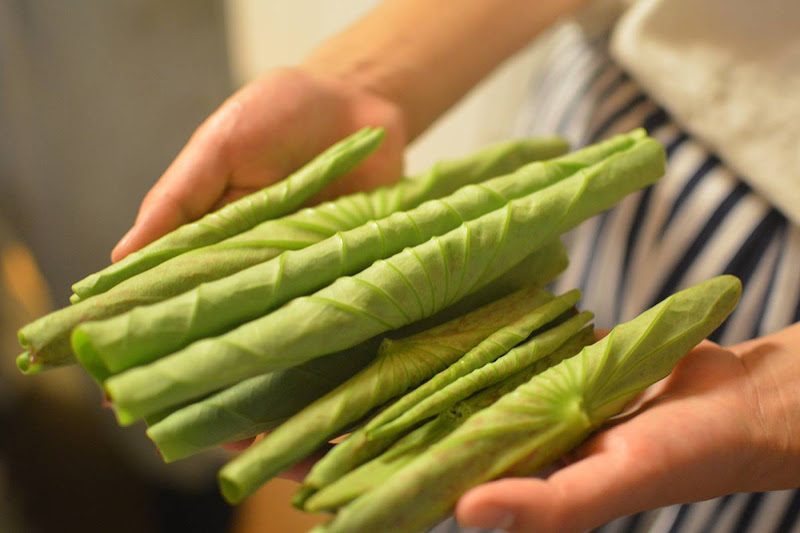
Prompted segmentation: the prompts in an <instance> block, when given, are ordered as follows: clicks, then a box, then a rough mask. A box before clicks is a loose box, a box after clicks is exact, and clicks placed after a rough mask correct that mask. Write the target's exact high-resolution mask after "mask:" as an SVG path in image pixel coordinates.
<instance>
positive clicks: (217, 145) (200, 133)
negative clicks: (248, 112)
mask: <svg viewBox="0 0 800 533" xmlns="http://www.w3.org/2000/svg"><path fill="white" fill-rule="evenodd" d="M238 110H239V106H238V105H237V104H236V102H235V101H231V102H229V103H226V104H225V105H223V106H222V108H220V109H219V110H218V111H217V112H216V113H214V115H212V116H211V117H210V118H209V120H208V121H207V122H206V123H205V124H203V126H201V127H200V128H199V129H198V130H197V132H195V134H194V135H193V136H192V138H191V139H190V140H189V142H188V144H187V145H186V147H185V148H184V149H183V150H182V151H181V153H180V154H179V155H178V157H177V158H176V159H175V161H174V162H173V163H172V164H171V165H170V167H169V168H168V169H167V171H166V172H165V173H164V175H163V176H162V177H161V178H160V179H159V180H158V182H157V183H156V184H155V185H154V186H153V188H152V189H151V190H150V192H148V193H147V195H146V196H145V199H144V201H143V202H142V205H141V207H140V208H139V213H138V215H137V216H136V221H135V222H134V225H133V227H132V228H131V229H130V230H129V231H128V233H126V234H125V236H124V237H123V238H122V239H121V240H120V242H119V243H118V244H117V245H116V246H115V247H114V250H113V251H112V253H111V258H112V260H113V261H119V260H120V259H122V258H123V257H125V256H126V255H128V254H129V253H131V252H133V251H135V250H138V249H139V248H141V247H142V246H144V245H145V244H147V243H149V242H152V241H154V240H155V239H157V238H158V237H161V236H162V235H165V234H166V233H168V232H170V231H172V230H174V229H175V228H177V227H178V226H180V225H182V224H185V223H186V222H190V221H192V220H196V219H197V218H199V217H200V216H202V215H203V214H205V213H206V212H207V211H208V210H209V209H210V208H211V207H212V206H213V205H214V204H215V203H217V201H218V200H219V198H220V197H221V196H222V194H223V193H224V191H225V189H226V188H227V183H228V177H229V169H228V165H227V160H226V157H225V151H226V146H227V142H228V139H229V135H230V132H231V130H232V129H233V127H234V125H235V123H236V121H237V117H238V114H239V111H238Z"/></svg>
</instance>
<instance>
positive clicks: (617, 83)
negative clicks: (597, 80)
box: [597, 70, 630, 102]
mask: <svg viewBox="0 0 800 533" xmlns="http://www.w3.org/2000/svg"><path fill="white" fill-rule="evenodd" d="M629 81H630V78H629V77H628V75H627V74H626V73H625V71H623V70H620V71H619V75H618V76H617V77H616V78H614V79H613V80H611V83H609V84H608V85H607V86H606V88H605V89H603V91H602V92H601V93H600V94H599V95H598V99H597V101H598V102H602V101H603V100H606V99H607V98H608V97H609V96H611V95H612V94H613V93H614V91H616V90H617V89H619V88H620V87H622V85H623V84H625V83H627V82H629Z"/></svg>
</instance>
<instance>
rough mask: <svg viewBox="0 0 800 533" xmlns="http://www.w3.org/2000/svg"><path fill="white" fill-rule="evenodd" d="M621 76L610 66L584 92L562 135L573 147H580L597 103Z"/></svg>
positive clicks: (616, 69)
mask: <svg viewBox="0 0 800 533" xmlns="http://www.w3.org/2000/svg"><path fill="white" fill-rule="evenodd" d="M621 74H622V70H621V69H620V68H619V67H618V66H616V65H615V64H610V65H609V66H608V68H607V69H606V70H605V71H604V72H603V74H601V75H600V76H598V78H597V79H596V80H595V81H594V83H593V84H592V86H591V88H590V89H589V90H588V91H586V94H585V95H584V97H583V99H582V100H581V101H580V103H579V104H578V105H577V106H576V108H575V112H574V113H573V114H572V117H571V118H570V121H569V122H568V123H567V124H566V125H565V127H564V131H563V132H562V134H563V135H564V137H566V138H567V139H568V140H569V141H570V142H571V143H573V144H574V145H575V146H582V144H581V143H583V142H584V137H585V135H586V132H587V131H589V122H590V121H591V117H592V115H593V111H594V109H595V106H596V105H597V101H598V99H599V98H600V95H601V94H603V92H605V91H606V90H607V89H608V88H609V87H610V86H611V84H612V83H613V82H614V80H616V79H617V78H618V77H619V76H620V75H621Z"/></svg>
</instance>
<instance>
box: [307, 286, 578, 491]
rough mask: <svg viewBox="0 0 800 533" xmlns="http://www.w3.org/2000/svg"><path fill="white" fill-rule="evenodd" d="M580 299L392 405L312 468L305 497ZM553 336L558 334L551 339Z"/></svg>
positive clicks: (568, 297) (469, 356)
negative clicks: (402, 421)
mask: <svg viewBox="0 0 800 533" xmlns="http://www.w3.org/2000/svg"><path fill="white" fill-rule="evenodd" d="M579 298H580V291H578V290H573V291H569V292H567V293H564V294H562V295H560V296H559V297H557V298H555V299H553V300H551V301H549V302H547V303H544V304H543V305H541V306H537V307H536V308H534V309H533V310H532V311H531V312H529V313H526V314H525V315H523V316H522V317H520V318H519V319H518V320H516V321H514V322H513V323H510V324H508V325H507V326H506V327H504V328H502V329H499V330H497V331H496V332H494V333H493V334H492V335H490V336H488V337H487V338H486V339H485V340H484V341H483V342H481V343H480V344H478V345H477V346H475V347H474V348H473V349H471V350H470V351H469V352H467V353H466V354H465V355H464V356H463V357H461V358H459V359H458V361H455V362H453V363H452V364H451V365H449V366H448V367H447V368H445V369H444V370H442V371H441V372H439V373H438V374H436V375H435V376H433V377H432V378H431V379H429V380H428V381H426V382H425V383H423V384H422V385H420V386H419V387H417V388H415V389H413V390H411V391H410V392H408V393H407V394H406V395H405V396H403V397H401V398H399V399H398V400H396V401H394V402H392V403H391V404H390V405H389V406H387V407H386V408H385V409H383V410H381V411H380V412H379V413H378V414H376V415H375V416H374V417H372V418H371V419H370V420H369V421H367V423H365V424H364V425H363V426H361V427H360V428H359V429H358V430H356V431H354V432H353V433H352V434H350V436H348V437H347V438H346V439H345V440H344V441H342V442H340V443H339V444H338V445H337V446H336V447H335V448H334V449H333V450H331V451H330V452H328V454H326V455H325V457H323V458H322V459H321V460H320V461H318V462H317V463H316V464H315V465H314V466H313V468H312V469H311V471H310V472H309V473H308V475H307V476H306V478H305V479H304V480H303V486H304V487H305V488H306V489H308V490H307V491H306V492H307V493H308V494H310V493H312V492H313V491H315V490H318V489H320V488H322V487H324V486H326V485H328V484H330V483H332V482H334V481H336V480H337V479H339V478H340V477H341V476H343V475H345V474H346V473H347V472H350V471H351V470H353V469H354V468H356V467H357V466H358V465H360V464H362V463H364V462H366V461H368V460H370V459H371V458H373V457H375V456H377V455H378V454H380V453H381V452H382V451H383V450H385V449H386V448H387V447H388V446H389V445H391V444H392V442H393V441H394V439H393V438H392V437H394V436H395V435H391V436H389V438H383V439H376V438H374V437H373V438H370V434H371V433H374V432H375V431H376V430H379V429H381V428H382V427H384V426H386V425H387V424H391V423H392V422H393V421H395V420H397V419H398V418H402V417H403V416H405V415H406V414H407V413H409V412H414V410H415V408H417V407H418V406H419V405H420V404H425V403H426V402H428V401H429V399H431V398H434V397H435V396H436V395H437V393H438V392H439V391H443V390H446V389H448V388H449V387H450V386H451V385H452V384H453V383H455V382H458V381H459V380H460V379H463V377H464V376H467V375H469V374H470V373H471V372H472V371H474V370H476V369H479V368H482V367H484V366H485V365H487V364H488V363H491V362H492V361H494V360H495V359H497V358H498V357H500V356H503V355H504V354H506V353H508V352H509V351H510V350H512V348H514V346H516V345H517V344H519V343H520V342H522V341H524V340H525V339H526V338H528V336H529V335H530V334H531V332H533V331H534V330H536V329H539V328H541V327H543V326H545V325H547V324H548V323H550V322H552V321H553V320H555V319H556V318H557V317H559V316H560V315H562V314H563V313H565V312H566V311H567V310H569V309H570V308H571V307H572V306H574V305H575V304H576V303H577V301H578V299H579ZM571 334H572V333H570V335H571ZM568 336H569V335H567V336H566V337H564V339H566V338H567V337H568ZM550 337H553V335H552V334H551V335H550ZM555 348H557V346H553V349H555Z"/></svg>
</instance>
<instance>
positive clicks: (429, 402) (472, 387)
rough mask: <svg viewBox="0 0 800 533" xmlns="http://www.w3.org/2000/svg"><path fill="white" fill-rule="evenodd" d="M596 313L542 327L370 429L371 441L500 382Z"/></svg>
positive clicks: (401, 431) (389, 439)
mask: <svg viewBox="0 0 800 533" xmlns="http://www.w3.org/2000/svg"><path fill="white" fill-rule="evenodd" d="M593 316H594V315H592V313H591V312H589V311H584V312H583V313H580V314H578V315H576V316H574V317H572V318H570V319H568V320H566V321H565V322H563V323H562V324H559V325H558V326H555V327H553V328H550V329H548V330H546V331H543V332H541V333H539V334H538V335H536V336H535V337H533V338H532V339H530V340H528V341H526V342H525V343H523V344H521V345H519V346H517V347H516V348H514V349H512V350H511V351H509V352H508V353H507V354H505V355H503V356H502V357H500V358H499V359H497V360H496V361H493V362H491V363H488V364H486V365H484V366H482V367H480V368H477V369H475V370H473V371H472V372H470V373H469V374H467V375H466V376H463V377H461V378H459V379H458V380H457V381H454V382H453V383H450V384H449V385H447V386H446V387H444V388H443V389H441V390H439V391H436V392H435V393H434V394H432V395H431V396H429V397H428V398H426V399H425V400H424V401H422V402H420V403H418V404H417V405H415V406H414V407H412V408H411V409H409V410H408V411H406V412H405V413H403V414H402V415H401V416H399V417H397V418H395V419H394V420H392V421H390V422H388V423H386V424H383V425H382V426H379V427H377V428H375V429H372V430H370V431H368V432H367V440H368V441H372V442H388V443H392V442H394V441H395V440H396V439H397V437H399V436H400V435H403V434H404V433H406V432H407V431H408V430H409V429H410V428H413V427H414V426H416V425H418V424H419V423H420V422H422V421H423V420H426V419H428V418H431V417H433V416H436V415H438V414H439V413H441V412H442V411H444V410H445V409H448V408H449V407H451V406H453V405H455V404H456V403H458V402H460V401H461V400H463V399H464V398H468V397H470V396H471V395H472V394H474V393H475V392H477V391H479V390H481V389H483V388H486V387H489V386H491V385H493V384H495V383H499V382H501V381H503V380H504V379H506V378H507V377H509V376H511V375H513V374H515V373H516V372H518V371H520V370H521V369H523V368H525V367H527V366H530V365H532V364H533V363H535V362H536V361H538V360H539V359H541V358H543V357H546V356H547V355H549V354H551V353H552V352H554V351H555V350H556V349H558V347H559V346H561V345H562V344H563V343H564V342H566V340H567V339H569V338H570V337H571V336H572V335H574V334H575V333H577V332H578V331H580V329H581V328H583V326H585V325H586V324H587V323H588V322H589V321H590V320H591V319H592V318H593Z"/></svg>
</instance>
